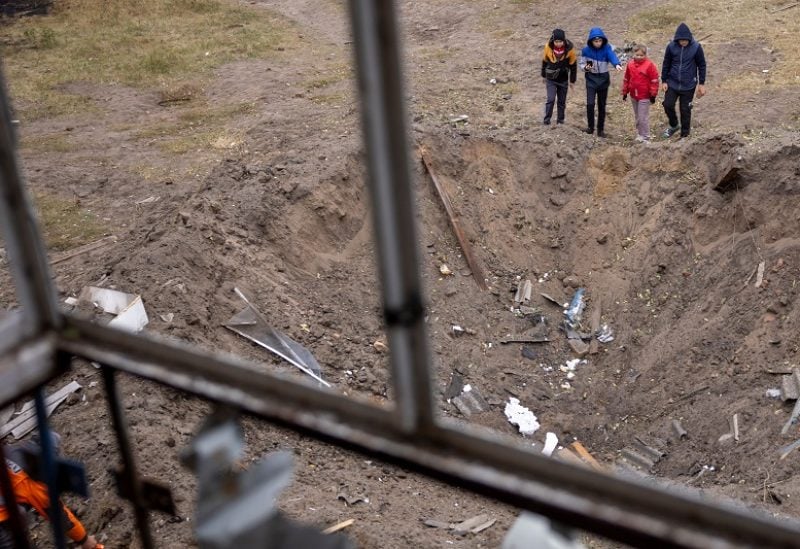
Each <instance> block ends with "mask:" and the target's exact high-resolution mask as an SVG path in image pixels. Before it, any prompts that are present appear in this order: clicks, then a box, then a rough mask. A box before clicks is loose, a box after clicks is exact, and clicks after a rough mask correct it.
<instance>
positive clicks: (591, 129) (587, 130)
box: [583, 128, 594, 135]
mask: <svg viewBox="0 0 800 549" xmlns="http://www.w3.org/2000/svg"><path fill="white" fill-rule="evenodd" d="M583 131H585V132H586V133H588V134H589V135H591V134H593V133H594V128H586V129H585V130H583Z"/></svg>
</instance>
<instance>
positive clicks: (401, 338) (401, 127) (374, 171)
mask: <svg viewBox="0 0 800 549" xmlns="http://www.w3.org/2000/svg"><path fill="white" fill-rule="evenodd" d="M350 10H351V20H352V22H353V35H354V42H355V53H356V65H357V69H358V84H359V90H360V94H361V110H362V114H361V116H362V126H363V132H364V143H365V146H366V151H367V168H368V179H369V187H370V189H371V195H372V206H373V207H372V211H373V218H374V223H375V229H376V244H377V249H378V259H379V263H380V273H381V279H382V281H383V308H384V316H385V321H386V326H387V331H388V336H389V349H390V353H391V358H392V374H393V381H394V389H395V398H396V401H397V408H398V413H399V419H400V423H401V425H402V427H403V428H404V429H406V430H408V431H412V430H417V429H426V428H428V427H430V426H432V425H433V423H434V416H433V400H432V394H433V392H432V387H431V374H430V368H429V365H430V362H431V361H430V352H429V348H428V338H427V334H426V330H425V324H424V312H425V311H424V306H423V302H422V287H421V282H420V276H419V259H418V251H417V242H418V239H417V234H416V228H415V215H414V213H415V208H414V197H413V194H412V188H411V172H410V164H409V155H408V143H407V139H408V136H407V132H406V111H405V104H404V91H403V90H404V86H403V80H402V75H401V68H400V47H399V41H398V35H397V23H396V16H395V7H394V4H393V2H391V0H351V1H350Z"/></svg>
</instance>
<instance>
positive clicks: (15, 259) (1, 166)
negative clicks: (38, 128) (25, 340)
mask: <svg viewBox="0 0 800 549" xmlns="http://www.w3.org/2000/svg"><path fill="white" fill-rule="evenodd" d="M9 104H10V103H9V101H8V95H7V93H6V86H5V81H4V79H3V75H2V70H0V229H1V230H2V233H3V236H4V237H5V244H6V248H7V249H8V257H9V265H10V267H11V273H12V275H13V277H14V283H15V287H16V289H17V297H18V298H19V302H20V304H21V305H22V313H23V315H24V328H25V329H24V331H25V333H26V334H27V335H33V334H37V333H40V332H42V331H44V330H45V329H47V328H50V327H55V326H57V325H58V322H59V320H60V319H61V317H60V315H59V313H58V306H57V305H56V294H55V290H54V288H53V283H52V281H51V276H50V268H49V266H48V264H47V255H46V254H45V249H44V244H43V243H42V239H41V237H40V234H39V228H38V226H37V224H36V219H35V216H34V213H33V207H32V205H31V201H30V198H29V196H28V193H27V192H26V191H25V187H24V185H23V182H22V176H21V175H20V170H19V167H18V162H17V155H16V153H15V144H16V139H15V136H14V131H13V127H12V125H11V114H10V112H9Z"/></svg>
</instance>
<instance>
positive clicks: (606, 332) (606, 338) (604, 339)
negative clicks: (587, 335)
mask: <svg viewBox="0 0 800 549" xmlns="http://www.w3.org/2000/svg"><path fill="white" fill-rule="evenodd" d="M595 333H596V334H597V341H599V342H600V343H611V342H612V341H614V332H612V331H611V328H609V327H608V324H603V326H602V327H601V328H600V330H599V331H597V332H595Z"/></svg>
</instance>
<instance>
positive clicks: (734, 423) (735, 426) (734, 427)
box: [731, 414, 739, 442]
mask: <svg viewBox="0 0 800 549" xmlns="http://www.w3.org/2000/svg"><path fill="white" fill-rule="evenodd" d="M731 433H733V440H734V441H735V442H739V414H733V417H732V418H731Z"/></svg>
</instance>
